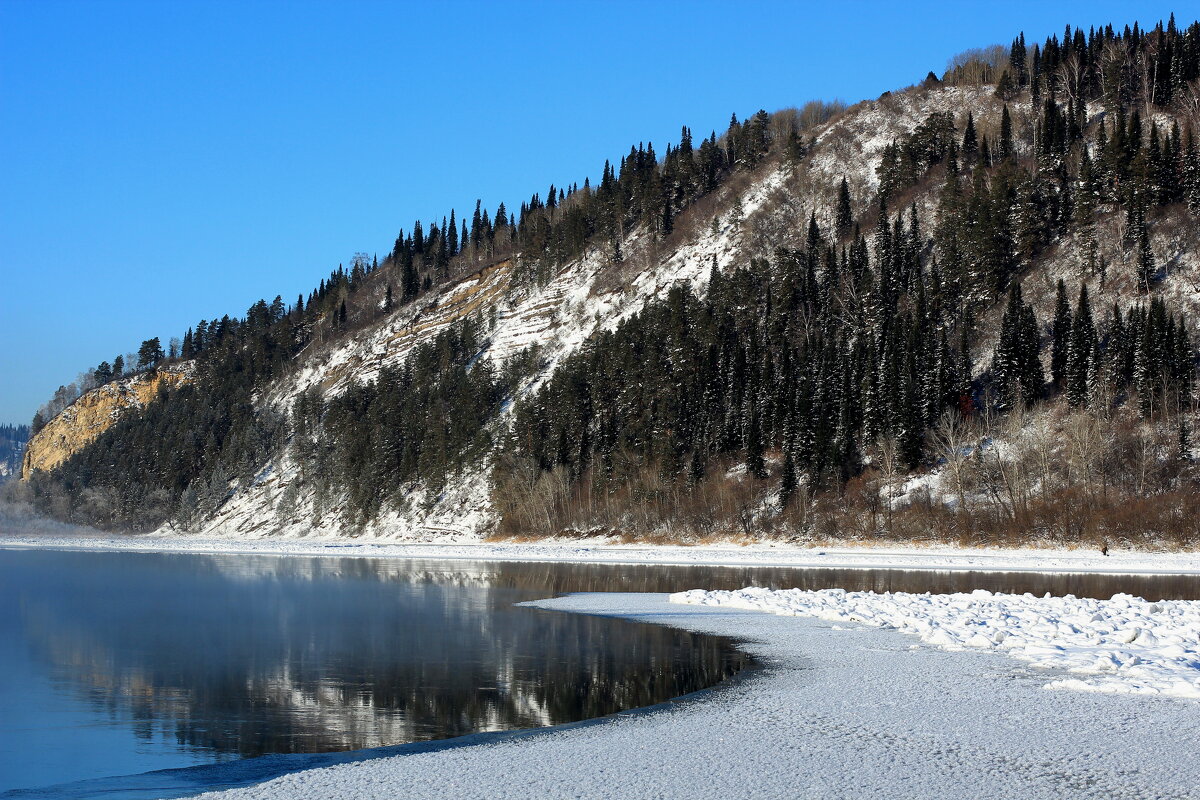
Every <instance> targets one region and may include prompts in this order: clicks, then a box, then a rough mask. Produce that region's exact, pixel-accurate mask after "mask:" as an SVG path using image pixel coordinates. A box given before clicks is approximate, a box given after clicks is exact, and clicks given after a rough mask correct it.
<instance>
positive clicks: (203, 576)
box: [0, 549, 1200, 797]
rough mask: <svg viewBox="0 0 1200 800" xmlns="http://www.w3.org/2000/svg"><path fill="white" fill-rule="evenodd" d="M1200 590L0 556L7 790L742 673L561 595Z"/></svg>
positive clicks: (504, 725)
mask: <svg viewBox="0 0 1200 800" xmlns="http://www.w3.org/2000/svg"><path fill="white" fill-rule="evenodd" d="M1198 583H1200V582H1198V581H1197V579H1196V578H1195V577H1180V576H1153V577H1146V576H1105V575H1047V574H1034V573H986V572H927V571H904V570H843V569H803V570H801V569H782V568H780V569H776V568H725V567H667V566H649V565H643V566H623V565H604V564H561V563H560V564H553V563H542V564H537V563H508V562H466V561H446V562H437V561H412V560H398V559H371V558H337V557H325V558H315V557H275V556H250V555H227V556H214V555H185V554H146V553H121V552H113V553H103V552H100V553H97V552H70V551H55V550H42V551H38V550H29V551H24V550H3V549H0V792H3V791H5V790H7V789H15V788H27V787H40V786H47V785H50V784H63V783H67V782H70V781H79V780H85V779H94V778H100V777H105V776H114V775H129V774H132V773H145V772H147V771H150V770H158V769H164V768H175V767H183V766H188V765H197V764H211V763H214V762H222V761H232V760H237V759H243V758H248V757H254V756H260V755H265V754H302V753H328V752H335V751H352V750H360V749H363V748H377V747H383V746H389V745H396V744H400V743H404V742H417V741H423V740H431V739H441V738H447V737H453V736H459V735H463V734H469V733H474V732H478V731H496V730H512V729H518V728H529V727H537V726H543V725H555V724H561V723H565V722H571V721H576V720H582V719H588V718H593V717H597V716H603V715H606V714H610V713H614V712H616V711H620V710H623V709H629V708H635V707H640V706H645V705H651V704H654V703H657V702H661V701H663V700H666V699H669V698H671V697H676V696H678V695H681V694H686V693H689V692H692V691H696V690H699V689H702V688H706V687H708V686H712V685H714V684H716V683H719V682H720V681H721V680H723V679H725V678H726V677H728V676H730V675H732V674H734V673H736V672H737V671H738V670H740V669H741V668H742V667H743V666H745V665H746V664H747V663H748V662H747V659H746V658H745V657H744V656H742V655H741V654H739V653H738V652H737V651H736V650H735V649H733V647H732V645H731V643H730V642H728V641H726V640H721V639H717V638H713V637H705V636H699V635H695V634H690V633H686V632H682V631H676V630H672V629H668V628H661V627H656V626H650V625H641V624H637V623H632V622H626V621H622V620H613V619H606V618H600V617H588V616H581V615H575V614H561V613H554V612H546V611H540V610H536V609H529V608H520V607H514V605H513V604H514V603H517V602H520V601H522V600H529V599H536V598H542V597H548V596H552V595H554V594H556V593H561V592H572V591H656V592H661V591H678V590H682V589H691V588H697V587H704V588H730V589H732V588H741V587H744V586H748V585H760V586H768V587H772V588H790V587H799V588H806V589H818V588H828V587H841V588H845V589H873V590H877V591H934V592H949V591H970V590H971V589H977V588H984V589H990V590H993V591H1007V592H1033V593H1035V594H1039V595H1040V594H1044V593H1046V592H1049V593H1052V594H1068V593H1070V594H1076V595H1080V596H1091V597H1109V596H1111V595H1112V594H1115V593H1117V592H1128V593H1130V594H1135V595H1141V596H1144V597H1147V598H1148V599H1163V598H1186V599H1200V585H1198ZM245 763H254V762H245ZM260 777H261V776H260ZM210 785H214V784H212V783H210ZM122 788H125V787H123V786H122V785H121V783H120V782H119V781H118V782H116V783H115V784H112V785H109V786H107V787H106V788H105V790H104V792H105V793H107V792H108V791H109V790H110V789H122ZM22 794H23V793H22ZM94 794H96V792H93V791H92V790H88V789H84V790H82V791H75V792H71V791H64V792H52V793H50V796H54V795H58V796H81V797H84V796H94Z"/></svg>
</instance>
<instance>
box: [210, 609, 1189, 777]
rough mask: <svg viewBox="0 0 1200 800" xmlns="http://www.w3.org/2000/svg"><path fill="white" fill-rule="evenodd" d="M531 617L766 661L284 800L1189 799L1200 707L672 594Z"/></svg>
mask: <svg viewBox="0 0 1200 800" xmlns="http://www.w3.org/2000/svg"><path fill="white" fill-rule="evenodd" d="M537 605H539V606H542V607H545V608H552V609H559V610H563V611H575V612H583V613H592V614H608V615H614V616H626V617H632V618H635V619H640V620H644V621H648V622H658V623H663V624H670V625H676V626H681V627H686V628H689V629H692V630H696V631H704V632H708V633H715V634H721V635H727V636H733V637H737V638H739V639H741V640H742V641H743V642H744V644H743V647H744V648H745V649H746V650H748V651H749V652H751V653H753V654H755V655H756V656H757V657H759V658H760V659H761V660H762V661H763V662H764V663H765V665H766V667H765V668H764V669H762V670H759V671H756V672H752V673H751V674H749V675H748V676H747V677H746V678H744V679H743V680H739V681H735V682H734V683H733V684H732V685H729V686H726V687H722V688H720V689H717V690H716V691H714V692H711V693H707V694H704V695H701V696H698V697H694V698H688V699H685V700H683V701H681V702H677V703H673V704H668V705H667V706H666V707H660V708H658V709H655V710H653V711H651V712H650V713H627V714H621V715H618V716H616V717H614V718H611V719H607V720H603V721H600V722H598V723H595V724H583V725H577V726H573V727H568V728H566V729H558V730H554V729H552V730H550V731H545V732H540V731H539V732H531V733H529V734H524V735H519V736H511V737H508V738H504V739H500V740H492V741H488V740H479V739H473V740H470V739H469V740H467V741H465V742H455V741H451V742H447V743H445V745H444V746H443V747H442V748H441V749H437V750H433V751H430V750H429V749H428V746H425V747H423V748H413V749H412V750H408V751H402V754H401V755H398V756H391V757H386V758H379V759H375V760H370V761H362V762H357V763H351V764H341V765H336V766H331V767H327V768H323V769H314V770H307V771H301V772H295V773H291V774H288V775H285V776H282V777H279V778H276V779H274V780H271V781H268V782H266V783H263V784H259V785H257V786H252V787H248V788H243V789H237V790H233V791H230V792H225V793H221V794H209V795H203V797H205V798H206V799H207V800H216V798H221V800H274V799H276V798H301V797H304V798H309V797H321V798H331V799H332V798H359V799H362V800H366V799H368V798H388V799H389V800H390V798H394V797H406V798H434V797H457V798H476V797H478V798H501V799H502V798H533V797H538V798H542V797H552V798H559V797H564V798H565V797H586V798H629V797H656V798H674V797H680V798H683V797H687V798H731V797H754V798H776V797H778V798H784V797H787V798H828V797H838V798H877V797H921V798H927V799H930V800H934V799H938V798H947V800H949V799H951V798H953V800H960V799H961V798H992V797H1014V798H1015V797H1019V798H1056V799H1057V798H1093V797H1095V798H1151V797H1153V798H1188V797H1191V798H1195V797H1197V796H1200V792H1198V790H1197V788H1196V787H1198V786H1200V759H1197V758H1195V753H1194V750H1195V743H1196V742H1197V741H1200V703H1197V702H1196V701H1193V700H1188V699H1179V698H1172V697H1159V696H1133V695H1127V694H1102V693H1089V692H1066V691H1057V692H1050V691H1045V690H1044V689H1043V688H1042V687H1043V686H1044V685H1045V684H1046V682H1047V680H1048V679H1050V680H1053V679H1054V678H1055V676H1058V675H1063V676H1065V675H1066V673H1060V672H1058V671H1056V670H1047V669H1034V668H1031V667H1030V666H1028V665H1027V664H1024V663H1022V662H1019V661H1014V660H1012V659H1009V658H1005V657H1003V656H1001V655H999V654H997V653H994V652H979V651H966V652H946V651H945V650H941V649H938V648H935V647H927V646H920V645H916V646H914V645H913V643H912V640H911V639H910V638H908V637H906V636H904V635H902V634H901V633H899V632H898V631H896V630H891V629H886V628H880V627H864V626H855V628H853V629H848V628H846V627H845V626H842V625H834V624H831V623H829V622H826V621H824V620H820V619H815V618H805V617H783V616H778V615H772V614H764V613H761V612H757V611H747V610H743V609H738V608H732V607H729V606H698V605H680V604H674V603H669V602H668V598H667V597H666V596H665V595H635V594H591V595H572V596H569V597H564V598H557V599H554V600H547V601H541V602H539V603H537Z"/></svg>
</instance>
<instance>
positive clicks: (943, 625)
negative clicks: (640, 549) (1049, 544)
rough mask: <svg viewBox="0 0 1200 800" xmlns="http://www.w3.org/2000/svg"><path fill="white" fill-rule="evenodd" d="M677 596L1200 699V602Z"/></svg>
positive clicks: (1073, 682) (1094, 684)
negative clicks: (872, 629) (995, 653)
mask: <svg viewBox="0 0 1200 800" xmlns="http://www.w3.org/2000/svg"><path fill="white" fill-rule="evenodd" d="M671 602H672V603H682V604H692V605H705V606H725V607H732V608H744V609H753V610H759V611H768V612H772V613H775V614H781V615H786V616H807V617H817V618H819V619H823V620H828V621H832V622H848V623H865V624H868V625H875V626H879V627H884V628H896V629H898V630H900V631H901V632H903V633H909V634H915V635H917V636H919V637H920V638H921V641H923V642H926V643H927V644H931V645H934V646H937V647H941V648H943V649H946V650H964V649H982V650H999V651H1002V652H1004V653H1005V654H1007V655H1010V656H1012V657H1014V658H1018V659H1021V660H1023V661H1028V662H1029V663H1031V664H1033V665H1034V666H1036V667H1047V668H1052V669H1065V670H1068V671H1069V672H1072V673H1077V674H1081V675H1085V676H1087V677H1083V678H1056V679H1054V680H1051V681H1050V682H1049V683H1048V684H1047V686H1048V687H1049V688H1067V689H1083V690H1087V691H1096V692H1126V693H1131V694H1164V695H1173V696H1176V697H1190V698H1197V699H1200V602H1196V601H1188V600H1165V601H1160V602H1157V603H1149V602H1147V601H1145V600H1143V599H1141V598H1140V597H1130V596H1129V595H1120V594H1119V595H1116V596H1115V597H1113V598H1112V599H1109V600H1094V599H1090V598H1078V597H1073V596H1071V595H1068V596H1066V597H1050V596H1046V597H1034V596H1032V595H1028V594H1025V595H1013V594H993V593H991V592H988V591H984V590H976V591H974V592H970V593H958V594H910V593H907V592H885V593H876V592H847V591H845V590H842V589H822V590H819V591H804V590H800V589H784V590H780V591H771V590H769V589H760V588H754V587H752V588H747V589H742V590H739V591H733V592H727V591H704V590H701V589H694V590H692V591H688V592H679V593H677V594H673V595H671Z"/></svg>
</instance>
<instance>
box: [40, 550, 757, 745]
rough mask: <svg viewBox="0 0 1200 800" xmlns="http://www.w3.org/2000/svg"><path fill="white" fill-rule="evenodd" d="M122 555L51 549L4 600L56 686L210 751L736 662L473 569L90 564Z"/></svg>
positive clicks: (387, 736)
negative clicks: (533, 603) (550, 607)
mask: <svg viewBox="0 0 1200 800" xmlns="http://www.w3.org/2000/svg"><path fill="white" fill-rule="evenodd" d="M130 555H131V554H122V555H120V556H114V557H112V558H109V557H104V558H98V557H96V556H95V555H81V554H59V557H60V558H65V560H67V561H68V562H69V563H68V564H67V565H66V566H65V567H64V566H63V565H62V564H52V565H47V568H48V569H53V570H54V571H55V572H56V573H57V577H55V578H50V576H49V575H47V576H46V580H45V581H42V582H40V584H41V585H42V586H45V587H49V588H48V589H47V590H46V591H28V589H27V590H26V592H25V593H24V596H23V597H22V608H23V609H24V610H23V619H24V627H25V629H26V631H27V633H28V635H29V637H30V639H31V643H32V644H33V645H34V647H35V649H36V651H37V652H38V654H39V655H40V657H41V658H42V659H44V660H45V661H47V662H49V663H51V664H52V665H54V675H55V678H56V680H57V681H58V682H60V683H62V684H63V685H67V686H70V687H71V688H72V689H74V690H75V691H77V692H81V693H82V694H83V695H84V696H85V697H86V698H87V700H88V702H89V703H91V704H92V705H93V706H94V707H98V708H103V709H106V710H107V711H108V712H109V713H111V714H112V715H114V716H119V717H122V718H128V719H131V720H132V724H133V726H134V729H135V730H136V731H137V732H138V733H139V735H141V736H143V737H146V738H153V737H157V736H163V737H165V738H167V739H173V740H175V741H176V742H178V744H180V745H183V746H187V747H192V748H199V749H203V750H206V751H215V752H217V753H228V754H236V755H240V756H250V755H258V754H262V753H270V752H284V753H286V752H319V751H330V750H344V749H358V748H362V747H373V746H379V745H385V744H395V743H399V742H404V741H414V740H420V739H429V738H441V737H446V736H455V735H460V734H465V733H470V732H474V731H477V730H498V729H512V728H520V727H531V726H538V725H548V724H558V723H561V722H567V721H573V720H578V719H584V718H588V717H593V716H600V715H604V714H609V713H613V712H615V711H619V710H622V709H626V708H631V707H636V706H641V705H647V704H651V703H655V702H660V701H662V700H665V699H668V698H670V697H673V696H676V695H679V694H684V693H687V692H690V691H695V690H698V689H701V688H704V687H706V686H710V685H713V684H714V683H717V682H719V681H720V680H722V679H723V678H725V677H727V676H729V675H730V674H732V673H734V672H736V671H737V669H739V668H740V667H741V665H742V664H743V662H744V658H743V657H742V656H741V655H740V654H737V653H736V652H734V651H732V650H731V648H730V647H729V646H728V645H727V644H726V643H724V642H722V641H718V640H715V639H712V638H707V637H701V636H696V635H693V634H689V633H686V632H681V631H674V630H670V629H666V628H660V627H656V626H648V625H638V624H634V623H629V622H625V621H621V620H612V619H605V618H599V617H588V616H580V615H573V614H561V613H554V612H547V611H540V610H534V609H523V608H514V607H513V605H512V604H513V603H514V602H518V601H520V600H524V599H530V598H533V597H543V596H546V595H547V594H549V593H550V592H547V591H545V590H533V589H529V590H521V589H517V588H515V587H513V586H511V585H510V586H504V584H505V583H506V581H504V580H501V579H497V576H496V575H495V574H494V573H492V571H491V570H490V567H489V569H488V570H483V571H479V570H475V571H472V570H471V569H468V570H466V571H465V572H464V571H459V570H456V569H454V568H453V567H450V568H447V569H444V570H441V569H433V570H419V571H418V573H417V574H416V575H415V576H414V575H412V574H405V573H403V572H402V571H401V572H395V571H394V568H395V567H396V563H395V562H374V561H368V560H362V559H255V561H258V562H260V563H258V564H255V565H254V566H256V567H263V569H261V570H259V571H257V573H256V572H255V570H254V569H248V568H247V567H249V566H251V565H249V564H244V565H242V567H241V568H239V569H238V570H237V572H238V574H237V575H236V576H231V575H230V574H228V572H226V571H225V570H224V569H222V568H220V567H221V565H215V564H213V562H212V561H211V560H208V559H197V558H195V557H186V556H185V557H173V556H170V557H168V556H147V555H136V556H133V559H134V560H135V561H136V560H139V559H140V565H138V564H135V565H133V566H132V567H131V566H130V565H128V564H125V565H123V566H121V567H120V568H122V569H127V570H128V572H127V573H126V574H123V575H120V577H118V579H117V583H116V584H115V586H114V583H113V573H111V572H109V571H108V567H109V563H108V562H115V559H120V558H126V559H128V558H129V557H130ZM197 561H207V564H206V565H205V566H203V567H202V568H201V569H199V570H197V569H196V566H197V565H196V562H197ZM410 566H412V565H410ZM468 566H469V565H468ZM214 567H215V568H214ZM331 567H334V569H331ZM255 574H257V577H254V576H255ZM493 584H499V585H498V586H493ZM29 585H39V582H38V581H36V580H35V581H32V582H31V583H30V584H27V586H29ZM64 585H66V586H69V587H70V588H69V590H67V591H60V590H59V589H61V588H62V587H63V586H64ZM534 585H536V584H534ZM56 586H57V587H58V588H54V587H56Z"/></svg>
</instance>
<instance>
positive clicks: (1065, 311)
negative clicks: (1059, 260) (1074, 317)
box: [1050, 278, 1071, 389]
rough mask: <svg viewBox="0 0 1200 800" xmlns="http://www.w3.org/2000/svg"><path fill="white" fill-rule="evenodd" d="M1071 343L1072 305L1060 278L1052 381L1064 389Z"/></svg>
mask: <svg viewBox="0 0 1200 800" xmlns="http://www.w3.org/2000/svg"><path fill="white" fill-rule="evenodd" d="M1070 343H1071V303H1070V301H1069V300H1067V285H1066V284H1065V283H1064V282H1063V281H1062V279H1061V278H1060V279H1059V281H1058V292H1057V297H1056V299H1055V304H1054V341H1053V345H1052V346H1051V351H1050V380H1051V381H1052V382H1053V383H1054V386H1055V388H1060V389H1061V388H1062V385H1063V380H1064V378H1065V377H1066V369H1067V354H1068V353H1069V352H1070Z"/></svg>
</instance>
